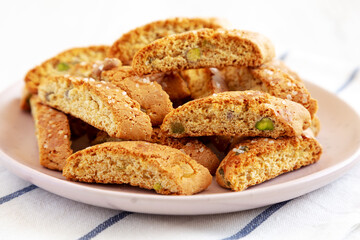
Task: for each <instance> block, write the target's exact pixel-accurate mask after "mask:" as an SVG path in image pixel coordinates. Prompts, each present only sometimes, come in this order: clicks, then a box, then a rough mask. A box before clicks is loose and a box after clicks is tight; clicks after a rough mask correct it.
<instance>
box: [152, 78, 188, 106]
mask: <svg viewBox="0 0 360 240" xmlns="http://www.w3.org/2000/svg"><path fill="white" fill-rule="evenodd" d="M157 74H158V75H160V74H161V73H157ZM154 80H155V81H156V82H157V83H159V84H160V85H161V87H162V88H163V89H164V91H165V92H166V93H167V94H168V95H169V97H170V100H171V101H172V102H173V103H174V104H175V103H181V102H182V101H183V100H184V99H187V98H189V97H190V89H189V87H188V84H187V83H186V82H185V80H184V79H183V77H182V76H181V75H180V74H179V73H178V72H169V73H164V74H162V76H161V77H159V78H156V79H154Z"/></svg>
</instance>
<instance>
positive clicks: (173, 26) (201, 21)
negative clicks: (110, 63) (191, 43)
mask: <svg viewBox="0 0 360 240" xmlns="http://www.w3.org/2000/svg"><path fill="white" fill-rule="evenodd" d="M201 28H212V29H217V28H221V25H220V23H219V21H218V19H216V18H171V19H166V20H160V21H156V22H151V23H149V24H146V25H144V26H141V27H138V28H135V29H133V30H131V31H130V32H128V33H125V34H124V35H122V36H121V37H120V38H119V39H118V40H117V41H116V42H115V43H114V44H113V45H112V46H111V48H110V52H109V56H110V57H116V58H119V59H120V60H121V61H122V62H123V63H124V64H125V65H131V61H132V59H133V57H134V55H135V53H136V52H137V51H138V50H140V49H141V48H143V47H145V46H146V45H148V44H149V43H151V42H153V41H155V40H157V39H159V38H162V37H165V36H168V35H172V34H175V33H181V32H186V31H191V30H195V29H201Z"/></svg>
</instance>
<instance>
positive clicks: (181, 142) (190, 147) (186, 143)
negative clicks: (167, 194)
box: [91, 128, 220, 174]
mask: <svg viewBox="0 0 360 240" xmlns="http://www.w3.org/2000/svg"><path fill="white" fill-rule="evenodd" d="M121 141H123V140H122V139H120V138H113V137H110V136H109V135H108V134H107V133H106V132H102V131H101V132H99V133H98V134H97V136H96V138H95V139H94V141H92V142H91V144H92V145H95V144H101V143H104V142H121ZM149 142H151V143H157V144H161V145H166V146H169V147H172V148H175V149H178V150H180V151H182V152H183V153H185V154H187V155H189V156H190V157H191V158H192V159H194V160H195V161H196V162H198V163H200V164H201V165H203V166H204V167H206V168H207V169H208V170H209V172H210V173H211V174H215V171H216V169H217V167H218V166H219V164H220V161H219V159H218V157H217V156H216V155H215V154H214V153H213V152H212V151H211V150H210V148H208V147H207V146H206V145H205V144H203V143H202V142H200V141H199V140H197V139H195V138H172V137H169V136H166V135H164V134H163V133H161V131H160V129H159V128H154V129H153V132H152V135H151V138H150V140H149Z"/></svg>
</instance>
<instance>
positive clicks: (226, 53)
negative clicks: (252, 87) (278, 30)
mask: <svg viewBox="0 0 360 240" xmlns="http://www.w3.org/2000/svg"><path fill="white" fill-rule="evenodd" d="M274 56H275V50H274V46H273V45H272V43H271V42H270V40H269V39H267V38H266V37H265V36H263V35H261V34H259V33H254V32H249V31H241V30H224V29H217V30H213V29H200V30H194V31H189V32H184V33H180V34H174V35H171V36H167V37H164V38H161V39H158V40H156V41H154V42H152V43H150V44H149V45H147V46H145V47H143V48H142V49H140V50H139V51H138V52H137V53H136V55H135V56H134V59H133V61H132V67H133V69H134V71H135V72H136V73H137V74H138V75H144V74H149V73H156V72H168V71H181V70H185V69H196V68H206V67H216V68H221V67H225V66H251V67H257V66H260V65H261V64H263V63H265V62H267V61H270V60H272V59H273V58H274Z"/></svg>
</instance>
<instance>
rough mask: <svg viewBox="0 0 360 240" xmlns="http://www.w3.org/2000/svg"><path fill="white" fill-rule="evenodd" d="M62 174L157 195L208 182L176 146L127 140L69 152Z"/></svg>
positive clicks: (193, 189) (180, 192)
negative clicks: (147, 190)
mask: <svg viewBox="0 0 360 240" xmlns="http://www.w3.org/2000/svg"><path fill="white" fill-rule="evenodd" d="M63 175H64V176H65V177H66V178H67V179H69V180H73V181H80V182H89V183H109V184H114V183H116V184H122V183H126V184H130V185H132V186H139V187H141V188H146V189H154V190H155V191H156V192H157V193H160V194H174V195H191V194H195V193H198V192H201V191H203V190H205V189H206V188H207V187H208V186H209V185H210V183H211V180H212V177H211V174H210V173H209V171H208V170H207V169H206V168H205V167H203V166H201V165H200V164H198V163H197V162H196V161H194V160H193V159H191V158H190V157H189V156H187V155H186V154H184V153H182V152H181V151H179V150H177V149H173V148H171V147H168V146H162V145H158V144H153V143H148V142H141V141H126V142H108V143H103V144H99V145H95V146H92V147H89V148H87V149H84V150H82V151H79V152H77V153H75V154H73V155H71V156H70V157H69V158H68V159H67V161H66V165H65V167H64V170H63Z"/></svg>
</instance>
